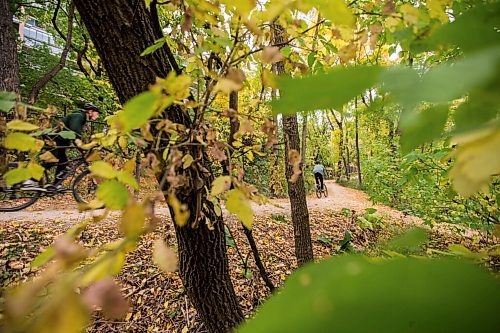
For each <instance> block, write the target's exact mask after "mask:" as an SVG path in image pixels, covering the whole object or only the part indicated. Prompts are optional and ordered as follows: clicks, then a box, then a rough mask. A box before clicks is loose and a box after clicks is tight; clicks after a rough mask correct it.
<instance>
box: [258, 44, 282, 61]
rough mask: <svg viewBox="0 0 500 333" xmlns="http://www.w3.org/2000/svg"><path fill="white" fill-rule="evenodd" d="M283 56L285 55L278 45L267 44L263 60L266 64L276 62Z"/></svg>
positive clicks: (263, 52)
mask: <svg viewBox="0 0 500 333" xmlns="http://www.w3.org/2000/svg"><path fill="white" fill-rule="evenodd" d="M283 58H284V56H283V54H281V52H280V49H279V48H278V47H277V46H266V47H265V48H264V50H263V51H262V62H263V63H265V64H274V63H275V62H278V61H280V60H283Z"/></svg>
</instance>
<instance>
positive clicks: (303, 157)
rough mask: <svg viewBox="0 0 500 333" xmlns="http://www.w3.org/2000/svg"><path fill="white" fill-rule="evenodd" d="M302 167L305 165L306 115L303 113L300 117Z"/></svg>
mask: <svg viewBox="0 0 500 333" xmlns="http://www.w3.org/2000/svg"><path fill="white" fill-rule="evenodd" d="M302 117H303V118H302V140H301V143H302V150H301V153H302V165H307V164H306V140H307V113H305V112H304V113H303V115H302Z"/></svg>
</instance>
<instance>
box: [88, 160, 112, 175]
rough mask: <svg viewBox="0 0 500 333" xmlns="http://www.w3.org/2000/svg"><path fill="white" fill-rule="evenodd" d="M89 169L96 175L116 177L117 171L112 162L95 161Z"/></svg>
mask: <svg viewBox="0 0 500 333" xmlns="http://www.w3.org/2000/svg"><path fill="white" fill-rule="evenodd" d="M89 170H90V171H91V172H92V173H93V174H94V175H96V176H98V177H101V178H105V179H111V178H114V177H116V171H115V170H114V169H113V167H112V166H111V164H109V163H107V162H104V161H95V162H94V163H92V165H91V166H90V167H89Z"/></svg>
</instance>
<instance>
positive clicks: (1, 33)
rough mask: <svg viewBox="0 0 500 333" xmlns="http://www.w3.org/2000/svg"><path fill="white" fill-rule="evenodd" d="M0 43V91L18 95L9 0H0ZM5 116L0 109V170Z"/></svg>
mask: <svg viewBox="0 0 500 333" xmlns="http://www.w3.org/2000/svg"><path fill="white" fill-rule="evenodd" d="M0 45H1V46H0V92H2V91H12V92H14V93H15V94H16V95H17V96H19V62H18V60H17V48H16V35H15V33H14V25H13V24H12V10H11V7H10V1H9V0H0ZM7 118H8V116H7V115H6V114H5V113H4V112H2V111H0V172H3V170H4V168H5V166H6V163H7V151H6V150H5V149H4V148H3V142H4V137H5V127H6V123H7ZM9 118H10V117H9Z"/></svg>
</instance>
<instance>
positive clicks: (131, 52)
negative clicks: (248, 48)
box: [75, 0, 243, 332]
mask: <svg viewBox="0 0 500 333" xmlns="http://www.w3.org/2000/svg"><path fill="white" fill-rule="evenodd" d="M75 5H76V7H77V9H78V11H79V12H80V15H81V17H82V20H83V21H84V23H85V25H86V27H87V29H88V31H89V34H90V36H91V38H92V40H93V42H94V44H95V46H96V48H97V51H98V53H99V56H100V57H101V59H102V61H103V65H104V68H105V70H106V72H107V73H108V75H109V78H110V81H111V83H112V85H113V87H114V89H115V90H116V93H117V95H118V98H119V99H120V102H121V103H124V102H126V101H127V100H128V99H130V98H131V97H133V96H135V95H137V94H138V93H141V92H143V91H145V90H147V89H148V87H149V85H150V84H152V83H154V82H155V80H156V77H165V76H166V75H167V74H168V73H169V72H170V71H171V70H172V68H175V65H172V63H170V61H172V60H171V59H172V57H170V56H169V54H170V50H169V49H168V47H166V46H164V47H162V48H161V49H159V50H157V51H156V52H154V53H152V54H150V55H147V56H145V57H140V54H141V52H142V51H144V49H146V48H147V47H148V46H150V45H152V44H153V43H154V41H155V30H154V25H153V23H152V18H151V14H150V12H149V11H148V10H147V9H146V6H145V2H144V1H141V0H135V1H128V0H95V1H86V0H75ZM170 55H171V54H170ZM165 112H166V114H165V116H166V117H167V118H168V119H170V120H171V121H174V122H177V123H181V124H184V125H185V126H188V127H190V126H191V125H192V122H191V120H190V118H189V116H188V114H187V112H185V111H184V110H182V109H181V108H179V107H171V108H169V109H167V110H166V111H165ZM189 153H190V154H191V155H192V156H193V157H195V158H199V159H200V161H201V163H202V164H203V166H204V167H205V168H207V169H208V171H209V172H208V173H206V172H205V173H203V172H198V171H196V170H191V169H190V171H189V174H187V175H186V178H187V184H186V185H185V186H184V187H183V188H182V190H181V191H178V192H177V197H178V198H179V200H180V201H181V202H184V203H187V204H188V206H189V210H190V218H189V220H188V222H187V225H186V226H185V227H182V228H181V227H178V226H177V225H175V230H176V237H177V243H178V248H179V268H180V275H181V278H182V281H183V283H184V286H185V287H186V291H187V294H188V297H189V299H190V301H191V302H192V303H193V305H194V307H195V308H196V310H197V311H198V314H199V316H200V318H201V320H202V321H203V323H204V324H205V328H206V329H207V330H208V331H210V332H228V331H229V330H231V329H232V328H234V327H235V326H236V325H237V324H238V323H240V322H241V321H242V320H243V315H242V313H241V310H240V307H239V304H238V302H237V298H236V294H235V292H234V288H233V285H232V283H231V279H230V276H229V268H228V260H227V256H226V243H225V235H224V229H223V221H222V218H221V217H218V216H217V214H216V213H215V210H214V207H213V204H212V203H211V202H209V201H207V200H206V194H205V191H204V190H203V188H204V186H208V187H209V188H210V186H211V182H212V180H213V177H212V175H211V172H210V170H211V165H210V162H209V161H208V159H207V158H206V154H205V152H204V151H202V150H201V148H199V147H191V148H190V150H189ZM158 177H160V176H158ZM166 187H168V184H165V188H163V189H166ZM169 209H170V212H171V214H172V216H173V209H172V207H169ZM209 226H210V227H213V230H210V228H209Z"/></svg>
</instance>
